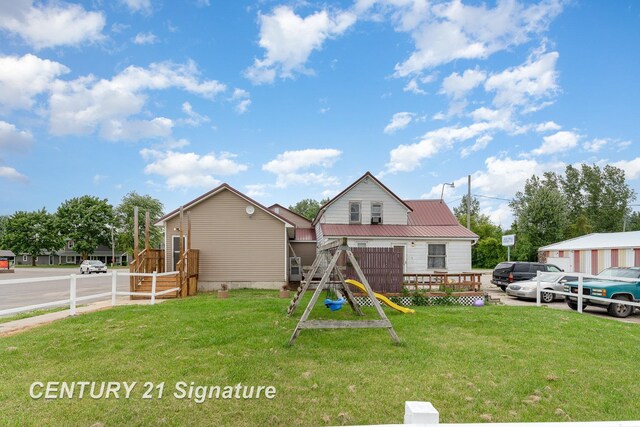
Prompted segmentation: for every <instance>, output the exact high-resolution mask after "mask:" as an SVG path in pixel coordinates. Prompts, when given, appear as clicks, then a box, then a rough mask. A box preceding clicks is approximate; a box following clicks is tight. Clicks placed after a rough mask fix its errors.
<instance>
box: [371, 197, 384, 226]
mask: <svg viewBox="0 0 640 427" xmlns="http://www.w3.org/2000/svg"><path fill="white" fill-rule="evenodd" d="M371 224H382V202H371Z"/></svg>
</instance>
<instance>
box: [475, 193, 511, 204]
mask: <svg viewBox="0 0 640 427" xmlns="http://www.w3.org/2000/svg"><path fill="white" fill-rule="evenodd" d="M473 197H483V198H485V199H494V200H504V201H505V202H510V201H511V200H512V199H503V198H500V197H492V196H483V195H482V194H474V195H473Z"/></svg>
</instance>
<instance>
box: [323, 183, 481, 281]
mask: <svg viewBox="0 0 640 427" xmlns="http://www.w3.org/2000/svg"><path fill="white" fill-rule="evenodd" d="M313 225H314V227H315V231H316V236H317V243H318V246H322V245H324V244H325V243H327V242H329V241H331V240H335V239H339V238H341V237H347V238H348V240H347V241H348V244H349V246H353V247H377V248H396V249H397V250H399V251H401V252H402V254H403V265H404V268H403V269H404V272H405V273H428V272H433V271H449V272H463V271H470V270H471V245H472V244H474V243H475V242H476V241H477V240H478V236H477V235H476V234H475V233H473V232H471V231H470V230H468V229H466V228H465V227H463V226H462V225H460V224H459V223H458V220H457V219H456V217H455V216H454V215H453V213H452V212H451V210H450V209H449V207H448V206H447V205H446V203H444V202H443V201H441V200H402V199H400V198H399V197H398V196H397V195H396V194H395V193H393V192H392V191H391V190H389V189H388V188H387V187H386V186H385V185H384V184H382V182H380V181H379V180H378V179H376V178H375V177H374V176H373V175H372V174H371V173H370V172H367V173H365V174H364V175H363V176H362V177H360V178H359V179H357V180H356V181H355V182H354V183H353V184H351V185H350V186H348V187H347V188H345V189H344V190H343V191H342V192H340V193H339V194H338V195H337V196H335V197H334V198H333V199H331V200H330V201H329V202H327V203H326V204H325V205H323V206H322V207H321V208H320V211H319V212H318V215H317V217H316V218H315V219H314V221H313Z"/></svg>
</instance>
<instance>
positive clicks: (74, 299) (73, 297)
mask: <svg viewBox="0 0 640 427" xmlns="http://www.w3.org/2000/svg"><path fill="white" fill-rule="evenodd" d="M175 274H176V272H175V271H173V272H168V273H156V272H155V271H154V272H153V273H130V272H128V271H118V270H112V271H111V290H110V291H109V292H101V293H97V294H92V295H85V296H81V297H79V296H78V295H77V282H78V280H95V279H96V278H101V277H104V276H102V275H100V274H96V275H90V274H89V275H86V276H85V275H82V276H80V275H77V274H70V275H68V276H51V277H34V278H28V279H14V280H0V286H2V285H12V284H25V285H29V284H31V283H41V282H54V281H60V280H69V298H68V299H63V300H58V301H51V302H46V303H42V304H34V305H28V306H23V307H15V308H9V309H6V310H0V316H4V315H9V314H17V313H22V312H25V311H33V310H40V309H44V308H52V307H61V306H62V307H64V306H66V305H68V306H69V315H70V316H74V315H75V314H76V305H77V303H79V302H84V301H89V300H96V299H101V298H102V299H106V298H109V297H110V298H111V305H112V306H115V305H116V297H118V296H131V295H135V296H143V297H144V296H146V297H149V298H150V299H151V304H155V301H156V297H159V296H161V295H165V294H168V293H171V292H176V291H178V290H180V288H177V287H176V288H171V289H167V290H164V291H161V292H156V279H157V278H158V277H162V276H171V275H175ZM118 276H125V277H131V276H135V277H152V279H151V292H129V291H118V290H117V285H118Z"/></svg>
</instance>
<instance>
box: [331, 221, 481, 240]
mask: <svg viewBox="0 0 640 427" xmlns="http://www.w3.org/2000/svg"><path fill="white" fill-rule="evenodd" d="M320 229H321V230H322V235H323V236H325V237H363V238H367V237H406V238H409V239H435V238H443V239H464V240H476V239H477V238H478V236H477V235H476V234H475V233H474V232H472V231H470V230H467V229H466V228H465V227H463V226H461V225H459V224H458V225H390V224H380V225H373V224H371V225H369V224H320Z"/></svg>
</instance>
